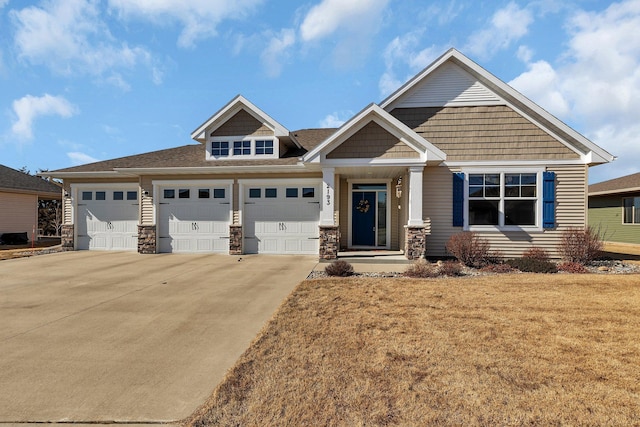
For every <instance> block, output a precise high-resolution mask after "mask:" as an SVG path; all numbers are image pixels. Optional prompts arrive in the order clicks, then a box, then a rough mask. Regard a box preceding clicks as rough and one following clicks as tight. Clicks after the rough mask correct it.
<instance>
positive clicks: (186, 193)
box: [178, 188, 191, 199]
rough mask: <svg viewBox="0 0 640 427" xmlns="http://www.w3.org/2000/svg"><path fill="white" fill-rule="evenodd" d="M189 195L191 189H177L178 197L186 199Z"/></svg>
mask: <svg viewBox="0 0 640 427" xmlns="http://www.w3.org/2000/svg"><path fill="white" fill-rule="evenodd" d="M189 197H191V191H190V190H189V189H188V188H181V189H179V190H178V198H179V199H188V198H189Z"/></svg>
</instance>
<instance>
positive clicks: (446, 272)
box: [438, 261, 462, 277]
mask: <svg viewBox="0 0 640 427" xmlns="http://www.w3.org/2000/svg"><path fill="white" fill-rule="evenodd" d="M438 274H439V275H441V276H451V277H453V276H460V275H461V274H462V265H460V263H459V262H456V261H444V262H442V263H438Z"/></svg>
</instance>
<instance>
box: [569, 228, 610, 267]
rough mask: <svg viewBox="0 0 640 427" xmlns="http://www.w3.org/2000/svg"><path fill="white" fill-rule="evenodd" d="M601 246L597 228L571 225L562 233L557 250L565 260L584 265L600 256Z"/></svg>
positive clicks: (602, 245) (602, 244)
mask: <svg viewBox="0 0 640 427" xmlns="http://www.w3.org/2000/svg"><path fill="white" fill-rule="evenodd" d="M603 247H604V243H603V242H602V237H601V235H600V231H599V230H596V229H594V228H593V227H586V228H577V227H571V228H569V229H567V230H565V231H564V232H563V233H562V239H561V241H560V245H559V246H558V252H559V253H560V255H561V256H562V259H564V260H565V261H569V262H577V263H580V264H583V265H585V264H588V263H590V262H591V261H593V260H594V259H596V258H597V257H598V256H600V253H601V252H602V248H603Z"/></svg>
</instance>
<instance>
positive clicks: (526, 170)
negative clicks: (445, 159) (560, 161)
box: [461, 167, 545, 232]
mask: <svg viewBox="0 0 640 427" xmlns="http://www.w3.org/2000/svg"><path fill="white" fill-rule="evenodd" d="M544 171H545V169H544V168H530V167H529V168H495V167H494V168H465V169H462V170H461V172H464V174H465V175H464V227H463V230H465V231H490V232H504V231H526V232H538V231H539V232H542V231H544V229H543V228H542V172H544ZM510 173H535V174H536V198H535V200H536V224H535V225H521V226H518V225H500V224H504V201H505V197H504V175H505V174H510ZM469 174H499V175H500V201H499V203H498V224H499V225H497V226H495V225H469ZM526 200H530V199H529V198H527V199H526Z"/></svg>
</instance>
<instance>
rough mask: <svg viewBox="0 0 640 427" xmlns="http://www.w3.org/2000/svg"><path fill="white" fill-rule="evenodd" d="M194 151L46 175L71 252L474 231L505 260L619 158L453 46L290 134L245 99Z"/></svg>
mask: <svg viewBox="0 0 640 427" xmlns="http://www.w3.org/2000/svg"><path fill="white" fill-rule="evenodd" d="M191 137H192V138H193V139H194V140H195V141H196V144H194V145H186V146H182V147H177V148H173V149H168V150H162V151H156V152H151V153H146V154H140V155H135V156H130V157H123V158H119V159H113V160H107V161H102V162H97V163H92V164H88V165H83V166H78V167H73V168H68V169H61V170H57V171H54V172H51V173H50V174H51V175H52V176H54V177H57V178H62V179H63V180H64V212H65V225H64V227H63V228H64V231H63V232H64V234H65V237H64V245H65V246H66V247H67V248H68V249H90V250H91V249H101V250H110V249H113V250H137V251H138V252H141V253H157V252H220V253H228V254H250V253H273V254H318V255H319V256H320V257H321V258H326V259H331V258H334V257H336V256H337V254H338V252H339V251H341V250H345V249H362V250H367V249H370V250H377V249H389V250H404V252H405V255H406V256H407V257H408V258H410V259H413V258H418V257H421V256H425V255H426V256H442V255H445V254H446V251H445V244H446V242H447V240H448V239H449V237H450V236H451V235H452V234H454V233H457V232H460V231H463V230H473V231H477V232H479V233H481V234H482V236H484V237H485V238H487V239H489V241H490V242H491V244H492V247H493V248H494V249H498V250H501V251H502V252H503V253H504V254H505V255H506V256H514V255H517V254H520V253H521V252H522V251H523V250H526V249H527V248H529V247H530V246H531V245H537V246H541V247H544V248H546V249H548V250H549V251H551V252H552V253H554V251H555V246H556V244H557V242H558V240H559V237H560V234H561V233H562V230H564V229H566V228H567V227H583V226H585V224H586V205H587V172H588V168H589V166H591V165H597V164H601V163H606V162H610V161H612V160H613V156H612V155H611V154H609V153H608V152H606V151H605V150H603V149H602V148H600V147H598V146H596V145H595V144H593V143H592V142H591V141H589V140H588V139H586V138H585V137H584V136H582V135H580V134H579V133H578V132H576V131H574V130H573V129H571V128H569V127H568V126H567V125H565V124H564V123H562V122H561V121H559V120H558V119H556V118H555V117H553V116H552V115H550V114H549V113H548V112H546V111H545V110H543V109H542V108H540V107H539V106H538V105H536V104H535V103H533V102H531V101H530V100H528V99H527V98H525V97H524V96H523V95H521V94H520V93H518V92H517V91H515V90H514V89H513V88H511V87H510V86H508V85H507V84H505V83H504V82H502V81H500V80H499V79H498V78H496V77H495V76H493V75H492V74H490V73H489V72H487V71H486V70H484V69H483V68H481V67H480V66H479V65H477V64H476V63H474V62H473V61H471V60H470V59H469V58H467V57H466V56H464V55H463V54H461V53H460V52H458V51H457V50H455V49H451V50H449V51H447V52H446V53H445V54H444V55H442V56H441V57H440V58H438V59H437V60H436V61H435V62H433V63H432V64H431V65H429V66H428V67H427V68H425V69H424V70H423V71H422V72H420V73H419V74H418V75H416V76H415V77H414V78H412V79H411V80H410V81H408V82H407V83H406V84H404V85H403V86H402V87H400V88H399V89H398V90H397V91H396V92H394V93H393V94H391V95H390V96H389V97H388V98H387V99H385V100H384V101H382V102H381V103H380V104H370V105H368V106H367V107H365V108H364V109H363V110H362V111H360V112H359V113H357V114H356V115H355V116H354V117H352V118H351V119H350V120H349V121H347V122H346V123H345V124H344V125H343V126H341V127H340V128H339V129H302V130H297V131H290V130H288V129H286V128H285V127H284V126H282V125H281V124H280V123H279V122H278V121H276V120H275V119H274V118H272V117H271V116H269V115H268V114H267V113H266V112H265V111H263V110H261V109H260V108H259V107H257V106H256V105H254V104H252V103H251V102H250V101H248V100H247V99H245V98H244V97H242V96H237V97H235V98H234V99H232V100H231V101H230V102H229V103H228V104H226V105H225V106H224V107H222V108H221V109H220V110H219V111H218V112H216V113H215V114H214V115H213V116H211V117H210V118H209V119H208V120H206V121H205V122H204V123H203V124H202V125H200V126H199V127H198V128H197V129H196V130H195V131H194V132H193V133H192V134H191Z"/></svg>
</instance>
